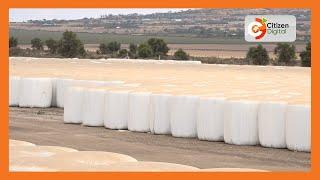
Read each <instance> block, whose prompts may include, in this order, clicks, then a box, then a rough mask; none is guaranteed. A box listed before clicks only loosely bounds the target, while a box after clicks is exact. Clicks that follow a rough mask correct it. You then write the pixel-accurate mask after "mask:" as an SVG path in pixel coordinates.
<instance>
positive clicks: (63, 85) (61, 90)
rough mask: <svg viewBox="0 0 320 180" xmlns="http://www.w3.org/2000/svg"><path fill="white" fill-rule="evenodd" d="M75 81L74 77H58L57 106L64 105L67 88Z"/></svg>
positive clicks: (61, 106)
mask: <svg viewBox="0 0 320 180" xmlns="http://www.w3.org/2000/svg"><path fill="white" fill-rule="evenodd" d="M73 83H74V80H73V79H57V81H56V103H57V107H60V108H63V107H64V94H65V91H66V89H68V88H69V87H71V86H72V85H73Z"/></svg>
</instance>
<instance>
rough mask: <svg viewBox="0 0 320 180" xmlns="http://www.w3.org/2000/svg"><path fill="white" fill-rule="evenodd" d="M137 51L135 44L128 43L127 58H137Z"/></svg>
mask: <svg viewBox="0 0 320 180" xmlns="http://www.w3.org/2000/svg"><path fill="white" fill-rule="evenodd" d="M137 50H138V46H137V45H136V44H132V43H130V45H129V56H130V58H136V57H137Z"/></svg>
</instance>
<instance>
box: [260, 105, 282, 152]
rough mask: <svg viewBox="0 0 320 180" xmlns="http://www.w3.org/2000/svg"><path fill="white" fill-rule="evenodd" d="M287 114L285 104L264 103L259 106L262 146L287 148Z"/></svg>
mask: <svg viewBox="0 0 320 180" xmlns="http://www.w3.org/2000/svg"><path fill="white" fill-rule="evenodd" d="M286 112H287V103H285V102H263V103H261V104H260V105H259V111H258V126H259V141H260V144H261V145H262V146H265V147H274V148H285V147H286V136H285V134H286V133H285V132H286V130H285V129H286Z"/></svg>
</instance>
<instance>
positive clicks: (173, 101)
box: [170, 95, 199, 137]
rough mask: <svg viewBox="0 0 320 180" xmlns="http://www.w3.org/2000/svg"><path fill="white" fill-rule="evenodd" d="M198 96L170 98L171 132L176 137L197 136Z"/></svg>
mask: <svg viewBox="0 0 320 180" xmlns="http://www.w3.org/2000/svg"><path fill="white" fill-rule="evenodd" d="M198 103H199V97H198V96H188V95H184V96H172V97H171V98H170V111H171V112H170V124H171V134H172V136H174V137H196V136H197V108H198Z"/></svg>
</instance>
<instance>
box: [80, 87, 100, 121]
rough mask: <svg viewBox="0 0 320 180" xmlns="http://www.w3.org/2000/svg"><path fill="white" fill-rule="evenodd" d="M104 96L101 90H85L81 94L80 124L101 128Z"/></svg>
mask: <svg viewBox="0 0 320 180" xmlns="http://www.w3.org/2000/svg"><path fill="white" fill-rule="evenodd" d="M104 95H105V91H104V90H102V89H85V90H84V94H83V111H82V124H83V125H86V126H103V115H104V108H105V107H104V106H105V103H104Z"/></svg>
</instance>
